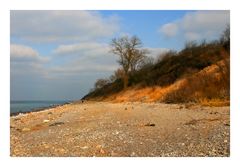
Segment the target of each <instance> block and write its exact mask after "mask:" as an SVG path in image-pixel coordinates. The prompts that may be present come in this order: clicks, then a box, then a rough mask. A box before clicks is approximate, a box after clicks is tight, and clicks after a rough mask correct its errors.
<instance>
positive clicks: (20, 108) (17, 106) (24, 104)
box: [10, 101, 69, 113]
mask: <svg viewBox="0 0 240 167" xmlns="http://www.w3.org/2000/svg"><path fill="white" fill-rule="evenodd" d="M67 102H69V101H11V102H10V112H11V113H17V112H29V111H32V110H37V109H41V108H44V107H50V106H54V105H59V104H64V103H67Z"/></svg>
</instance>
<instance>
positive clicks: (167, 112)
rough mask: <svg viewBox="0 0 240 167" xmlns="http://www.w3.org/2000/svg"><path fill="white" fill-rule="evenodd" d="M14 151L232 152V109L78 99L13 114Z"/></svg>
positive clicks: (142, 154) (66, 153)
mask: <svg viewBox="0 0 240 167" xmlns="http://www.w3.org/2000/svg"><path fill="white" fill-rule="evenodd" d="M10 119H11V127H10V128H11V156H47V157H49V156H65V157H66V156H67V157H68V156H87V157H92V156H101V157H102V156H103V157H105V156H108V157H109V156H111V157H122V156H124V157H129V156H130V157H132V156H137V157H146V156H150V157H158V156H174V157H176V156H177V157H178V156H229V155H230V108H229V107H203V106H199V105H185V104H162V103H139V102H134V103H110V102H85V103H74V104H67V105H63V106H59V107H56V108H52V109H47V110H43V111H39V112H32V113H27V114H20V115H17V116H11V118H10Z"/></svg>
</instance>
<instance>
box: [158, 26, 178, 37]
mask: <svg viewBox="0 0 240 167" xmlns="http://www.w3.org/2000/svg"><path fill="white" fill-rule="evenodd" d="M177 31H178V26H177V24H175V23H168V24H165V25H163V26H162V27H161V28H160V30H159V32H161V33H163V34H164V35H166V36H167V37H173V36H175V35H176V34H177Z"/></svg>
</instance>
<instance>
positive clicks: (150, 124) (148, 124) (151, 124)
mask: <svg viewBox="0 0 240 167" xmlns="http://www.w3.org/2000/svg"><path fill="white" fill-rule="evenodd" d="M144 126H155V124H153V123H147V124H145V125H144Z"/></svg>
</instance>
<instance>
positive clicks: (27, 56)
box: [10, 44, 49, 62]
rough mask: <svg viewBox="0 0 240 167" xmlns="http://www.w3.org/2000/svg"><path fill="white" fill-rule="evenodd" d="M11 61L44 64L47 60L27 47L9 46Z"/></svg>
mask: <svg viewBox="0 0 240 167" xmlns="http://www.w3.org/2000/svg"><path fill="white" fill-rule="evenodd" d="M10 56H11V61H19V62H21V61H35V62H44V61H47V60H48V59H49V58H45V57H41V56H40V55H39V53H38V52H37V51H36V50H34V49H32V48H31V47H29V46H25V45H19V44H11V45H10Z"/></svg>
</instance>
